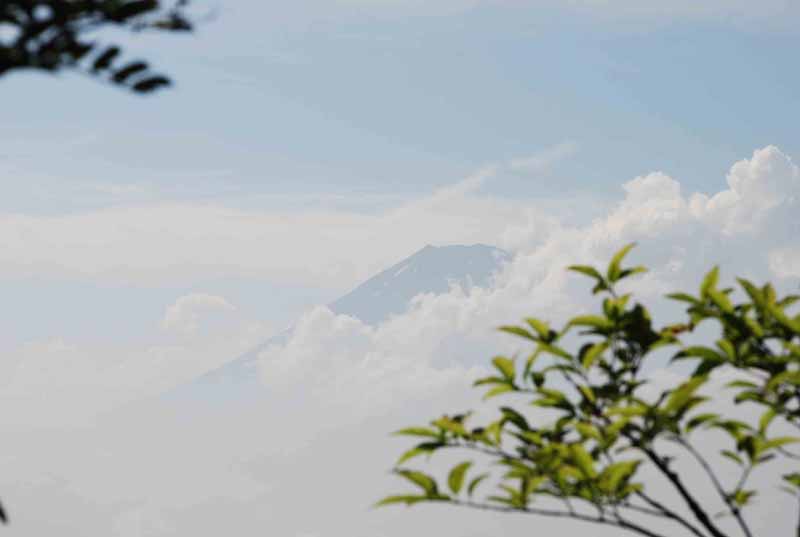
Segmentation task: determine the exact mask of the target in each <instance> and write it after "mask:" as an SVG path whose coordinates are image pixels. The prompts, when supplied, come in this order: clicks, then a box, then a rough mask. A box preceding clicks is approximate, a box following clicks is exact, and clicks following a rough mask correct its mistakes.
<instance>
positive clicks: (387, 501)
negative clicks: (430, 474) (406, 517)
mask: <svg viewBox="0 0 800 537" xmlns="http://www.w3.org/2000/svg"><path fill="white" fill-rule="evenodd" d="M427 499H428V498H427V496H413V495H401V496H387V497H386V498H384V499H382V500H381V501H379V502H378V503H376V504H375V505H374V507H383V506H385V505H393V504H398V503H404V504H406V505H409V506H410V505H414V504H415V503H419V502H424V501H425V500H427Z"/></svg>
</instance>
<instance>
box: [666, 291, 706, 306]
mask: <svg viewBox="0 0 800 537" xmlns="http://www.w3.org/2000/svg"><path fill="white" fill-rule="evenodd" d="M667 298H671V299H672V300H678V301H681V302H688V303H689V304H693V305H695V306H696V305H698V304H700V301H699V300H698V299H696V298H695V297H693V296H692V295H688V294H686V293H670V294H668V295H667Z"/></svg>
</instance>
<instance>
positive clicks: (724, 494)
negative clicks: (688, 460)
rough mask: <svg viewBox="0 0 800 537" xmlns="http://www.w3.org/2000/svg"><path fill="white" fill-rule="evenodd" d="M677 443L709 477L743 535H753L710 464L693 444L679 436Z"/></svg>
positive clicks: (744, 476) (746, 474) (743, 477)
mask: <svg viewBox="0 0 800 537" xmlns="http://www.w3.org/2000/svg"><path fill="white" fill-rule="evenodd" d="M678 443H679V444H680V445H682V446H683V447H684V448H686V450H687V451H688V452H689V453H691V454H692V456H693V457H694V458H695V460H696V461H697V463H698V464H699V465H700V466H701V467H702V468H703V470H704V471H705V473H706V474H707V475H708V477H709V478H710V479H711V482H712V483H713V485H714V488H715V489H716V490H717V493H718V494H719V496H720V498H722V501H723V502H725V505H727V506H728V509H729V510H730V512H731V514H732V515H733V516H734V518H735V519H736V522H737V523H738V524H739V527H740V528H741V529H742V532H743V533H744V534H745V536H746V537H753V534H752V532H751V531H750V527H749V526H748V525H747V522H745V520H744V517H743V516H742V511H741V509H739V507H738V506H736V504H734V503H733V501H732V500H731V497H730V495H729V494H728V493H727V492H725V488H724V487H723V486H722V483H721V482H720V480H719V478H718V477H717V474H716V473H715V472H714V469H713V468H711V465H710V464H709V463H708V461H707V460H706V459H705V458H704V457H703V456H702V455H701V454H700V452H699V451H697V450H696V449H695V448H694V446H692V445H691V444H690V443H689V442H688V441H686V440H685V439H683V438H679V439H678ZM748 475H749V472H745V474H744V475H743V476H742V479H741V480H740V482H742V483H744V481H745V480H746V479H747V476H748Z"/></svg>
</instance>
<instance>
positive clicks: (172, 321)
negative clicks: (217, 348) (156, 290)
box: [161, 293, 236, 335]
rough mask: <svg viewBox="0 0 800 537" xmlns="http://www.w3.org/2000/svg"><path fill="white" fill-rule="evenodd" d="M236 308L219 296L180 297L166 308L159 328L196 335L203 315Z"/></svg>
mask: <svg viewBox="0 0 800 537" xmlns="http://www.w3.org/2000/svg"><path fill="white" fill-rule="evenodd" d="M235 309H236V308H234V307H233V304H231V303H230V302H228V301H227V300H225V298H223V297H221V296H215V295H208V294H204V293H192V294H190V295H186V296H182V297H180V298H179V299H178V300H176V301H175V303H174V304H172V305H170V306H169V307H168V308H167V311H166V312H165V313H164V318H163V319H162V320H161V326H162V327H163V328H164V329H165V330H171V331H175V332H178V333H182V334H189V335H194V334H197V330H198V327H199V325H200V321H201V318H202V316H203V315H207V314H209V313H213V312H220V311H222V312H230V311H234V310H235Z"/></svg>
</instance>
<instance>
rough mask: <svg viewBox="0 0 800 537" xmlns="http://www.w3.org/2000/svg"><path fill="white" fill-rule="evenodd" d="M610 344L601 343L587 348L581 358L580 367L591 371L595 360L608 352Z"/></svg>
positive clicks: (606, 342)
mask: <svg viewBox="0 0 800 537" xmlns="http://www.w3.org/2000/svg"><path fill="white" fill-rule="evenodd" d="M609 345H610V343H609V342H608V341H601V342H600V343H595V344H594V345H592V346H591V347H589V348H588V349H587V350H586V352H585V354H584V355H583V356H582V357H581V365H583V368H584V369H591V367H592V366H593V365H594V363H595V362H596V361H597V359H598V358H599V357H600V356H602V354H603V353H604V352H606V350H608V347H609Z"/></svg>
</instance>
